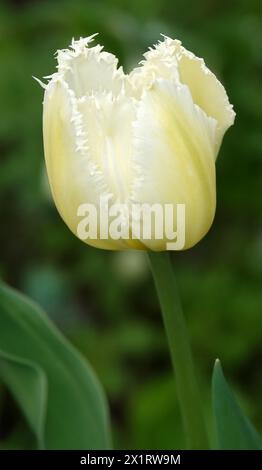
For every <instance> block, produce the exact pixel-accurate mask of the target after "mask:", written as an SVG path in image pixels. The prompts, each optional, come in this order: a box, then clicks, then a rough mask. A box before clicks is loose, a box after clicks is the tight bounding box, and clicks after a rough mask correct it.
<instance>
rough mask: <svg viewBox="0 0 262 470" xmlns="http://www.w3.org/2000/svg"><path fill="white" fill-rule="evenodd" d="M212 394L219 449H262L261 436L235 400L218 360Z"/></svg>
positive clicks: (214, 372)
mask: <svg viewBox="0 0 262 470" xmlns="http://www.w3.org/2000/svg"><path fill="white" fill-rule="evenodd" d="M212 395H213V413H214V417H215V425H216V433H217V439H218V447H219V449H221V450H222V449H223V450H262V441H261V438H260V436H259V434H258V433H257V431H256V430H255V428H254V427H253V425H252V424H251V422H250V421H249V420H248V418H247V417H246V416H245V415H244V414H243V412H242V410H241V408H240V407H239V405H238V403H237V401H236V400H235V397H234V395H233V394H232V392H231V390H230V388H229V386H228V384H227V382H226V380H225V378H224V375H223V371H222V367H221V365H220V362H219V361H218V360H217V361H216V362H215V367H214V371H213V379H212Z"/></svg>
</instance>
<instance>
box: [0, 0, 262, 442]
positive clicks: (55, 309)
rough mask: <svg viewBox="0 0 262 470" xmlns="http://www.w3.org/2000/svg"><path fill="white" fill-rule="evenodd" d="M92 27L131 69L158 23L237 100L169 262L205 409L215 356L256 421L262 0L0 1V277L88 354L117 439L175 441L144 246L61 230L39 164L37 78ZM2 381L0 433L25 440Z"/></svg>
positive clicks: (260, 415) (259, 406) (261, 294)
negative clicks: (189, 241)
mask: <svg viewBox="0 0 262 470" xmlns="http://www.w3.org/2000/svg"><path fill="white" fill-rule="evenodd" d="M94 32H99V33H100V37H99V40H100V41H101V43H103V44H104V45H105V47H106V49H107V50H109V51H111V52H113V53H115V54H117V55H118V57H119V59H120V63H121V64H123V65H124V67H125V69H126V70H129V69H130V68H131V67H132V66H133V65H134V64H135V62H137V61H138V60H141V54H142V53H143V52H144V51H145V50H146V49H147V48H148V47H149V46H150V45H151V44H152V43H155V42H157V41H158V39H159V38H160V33H164V34H166V35H170V36H172V37H177V38H179V39H181V40H182V41H183V43H184V45H185V46H186V47H187V48H188V49H190V50H192V51H193V52H195V53H196V54H197V55H199V56H201V57H205V59H206V63H207V64H208V66H209V67H210V68H211V69H212V70H214V71H215V72H216V74H217V75H218V76H219V78H220V79H221V80H222V82H223V83H224V85H225V87H226V89H227V91H228V94H229V97H230V100H231V102H232V103H234V106H235V110H236V113H237V119H236V124H235V126H234V127H233V128H232V129H230V130H229V132H228V135H227V136H226V138H225V140H224V143H223V146H222V150H221V152H220V156H219V159H218V162H217V185H218V209H217V215H216V220H215V223H214V225H213V228H212V229H211V231H210V233H209V234H208V235H207V237H206V238H205V239H204V240H203V241H202V242H201V243H200V244H199V245H197V246H196V247H195V248H193V249H192V250H190V251H189V252H185V253H180V254H176V255H175V256H174V264H175V267H176V270H177V275H178V282H179V286H180V289H181V295H182V298H183V303H184V307H185V311H186V314H187V320H188V324H189V329H190V333H191V338H192V344H193V348H194V354H195V357H196V360H197V362H198V368H199V375H200V381H201V383H202V390H203V402H204V403H207V405H206V407H207V409H206V413H207V418H208V419H209V421H210V405H211V404H210V401H211V400H210V379H211V371H212V366H213V362H214V359H215V358H216V357H217V356H218V357H220V358H221V359H222V362H223V364H224V369H225V371H226V375H227V376H228V377H230V378H231V382H232V381H233V384H234V386H235V389H237V390H238V391H240V390H241V392H240V400H241V402H242V404H243V406H244V409H245V410H246V411H247V412H248V414H249V416H251V418H252V419H253V421H254V422H255V424H256V426H257V427H258V429H259V430H260V431H262V403H261V393H262V366H261V364H262V342H261V338H262V315H261V312H262V289H261V280H262V222H261V213H262V210H261V209H262V198H261V185H262V161H261V157H262V139H261V125H262V93H261V76H262V55H261V48H262V3H261V2H258V1H255V0H250V1H249V2H247V1H246V0H238V1H236V0H231V1H230V2H228V1H226V0H199V1H198V2H193V0H154V1H153V0H152V1H149V0H132V2H131V1H127V0H94V1H91V0H89V1H88V0H85V1H80V0H74V2H73V1H69V0H68V1H67V0H60V1H59V0H57V1H56V2H54V1H51V0H46V1H44V0H42V1H40V0H39V1H36V0H35V1H33V0H32V1H25V0H24V1H21V0H20V1H18V0H17V1H15V0H13V1H7V0H6V1H2V2H1V4H0V59H1V74H0V103H1V120H0V162H1V166H0V221H1V230H0V276H1V277H2V278H3V279H4V280H5V281H6V282H8V283H9V284H11V285H13V286H15V287H16V288H18V289H20V290H22V291H23V292H25V293H27V294H28V295H30V296H31V297H32V298H34V299H36V300H37V301H38V302H39V303H40V304H41V305H42V306H43V307H44V308H45V309H46V310H47V311H48V312H49V314H50V317H51V318H52V319H53V320H54V321H55V322H56V323H57V324H58V326H59V328H60V329H61V330H62V331H63V332H64V333H65V334H66V336H67V337H68V338H69V339H70V340H71V341H72V342H73V343H74V344H75V346H76V347H78V348H79V349H80V350H81V351H82V352H83V353H84V354H86V355H87V356H88V358H89V360H90V362H91V364H92V365H93V367H94V369H95V370H96V372H97V373H98V375H99V378H100V380H101V382H102V383H103V385H104V387H105V389H106V391H107V394H108V396H109V400H110V404H111V410H112V416H113V425H114V438H115V446H116V447H117V448H120V447H122V448H157V449H161V448H172V447H175V446H177V447H181V446H183V444H184V443H183V440H182V436H181V422H180V416H179V411H178V408H177V401H176V389H175V383H174V380H173V377H172V370H171V365H170V360H169V355H168V350H167V345H166V342H165V337H164V331H163V328H162V321H161V316H160V313H159V308H158V304H157V299H156V295H155V293H154V289H153V284H152V281H151V278H150V275H149V271H148V268H147V264H146V260H145V257H144V255H143V254H138V253H135V252H134V253H132V252H130V253H110V252H103V251H99V250H96V249H92V248H89V247H87V246H85V245H84V244H82V243H81V242H80V241H78V240H77V239H76V238H75V237H74V236H72V235H71V233H70V232H69V230H68V229H67V228H66V226H65V225H64V223H63V222H62V221H61V219H60V218H59V216H58V214H57V212H56V210H55V207H54V204H53V202H52V200H51V198H50V194H49V190H48V185H47V181H46V177H45V169H44V160H43V148H42V134H41V113H42V107H41V102H42V97H43V90H42V89H41V88H40V87H39V86H38V85H37V83H36V82H34V81H33V79H32V76H37V77H40V78H41V77H43V76H45V75H49V74H50V73H52V72H53V71H54V67H55V61H54V57H53V54H54V52H55V51H56V50H57V49H59V48H64V47H66V46H67V45H68V44H69V43H70V41H71V38H72V37H75V38H78V37H79V36H87V35H90V34H92V33H94ZM27 432H28V430H26V428H25V423H24V422H23V419H22V417H21V416H20V414H19V413H18V410H17V408H16V406H15V405H14V403H13V400H12V399H11V397H10V396H9V394H8V393H7V391H6V389H4V388H3V387H1V388H0V445H1V447H2V448H8V447H17V446H18V445H19V444H18V443H20V445H21V443H23V444H22V445H23V446H24V447H27V446H28V442H29V440H28V437H27Z"/></svg>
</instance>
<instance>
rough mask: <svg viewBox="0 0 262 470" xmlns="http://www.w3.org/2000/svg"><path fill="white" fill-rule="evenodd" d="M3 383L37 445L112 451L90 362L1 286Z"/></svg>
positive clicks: (28, 305)
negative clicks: (18, 407)
mask: <svg viewBox="0 0 262 470" xmlns="http://www.w3.org/2000/svg"><path fill="white" fill-rule="evenodd" d="M0 379H2V380H3V382H4V383H5V384H6V385H7V387H9V389H10V391H11V392H12V393H13V396H14V398H15V399H16V401H17V402H18V404H19V405H20V407H21V410H22V412H23V413H24V416H25V417H26V419H27V421H28V424H29V426H30V427H31V429H32V431H33V432H34V434H35V436H36V439H37V442H38V446H39V447H41V448H46V449H108V448H110V442H111V437H110V431H109V420H108V409H107V404H106V400H105V397H104V394H103V391H102V389H101V386H100V384H99V382H98V380H97V378H96V376H95V375H94V372H93V371H92V369H91V367H90V366H89V365H88V364H87V362H86V360H85V359H84V358H83V357H82V356H81V355H80V354H79V353H78V352H77V351H76V350H75V349H74V348H73V347H72V346H71V345H70V343H69V342H68V341H67V340H66V339H65V338H64V337H63V336H62V334H61V333H60V332H59V331H58V330H57V328H56V327H55V326H54V325H53V324H52V323H51V322H50V320H49V319H48V317H47V316H46V315H45V314H44V313H43V312H42V311H41V310H40V309H39V307H37V306H36V305H35V304H34V303H32V302H31V301H30V300H28V299H26V298H25V297H24V296H22V295H21V294H19V293H17V292H16V291H14V290H13V289H10V288H8V287H7V286H4V285H3V284H0Z"/></svg>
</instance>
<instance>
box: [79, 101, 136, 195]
mask: <svg viewBox="0 0 262 470" xmlns="http://www.w3.org/2000/svg"><path fill="white" fill-rule="evenodd" d="M78 109H79V112H80V113H81V115H82V116H83V130H84V132H85V133H86V135H87V138H88V146H89V154H90V157H91V159H92V161H93V162H94V163H95V164H96V166H97V168H98V169H99V170H100V171H101V173H102V174H103V175H104V177H105V179H106V181H107V185H108V188H109V191H110V193H112V194H113V200H114V202H117V203H125V202H127V200H128V197H129V193H130V187H131V182H132V179H133V177H134V170H133V168H132V165H131V164H132V121H133V120H134V119H135V106H134V103H133V100H132V99H131V98H128V97H125V96H124V95H119V96H118V97H117V98H114V97H113V96H112V95H111V94H101V95H99V94H96V95H94V96H91V97H86V98H85V99H82V100H81V101H79V103H78Z"/></svg>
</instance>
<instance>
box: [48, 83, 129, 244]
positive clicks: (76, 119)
mask: <svg viewBox="0 0 262 470" xmlns="http://www.w3.org/2000/svg"><path fill="white" fill-rule="evenodd" d="M81 119H82V117H81V115H80V114H79V112H78V109H77V102H76V100H75V98H74V96H73V95H72V92H71V91H70V90H69V89H68V87H67V84H65V83H64V82H63V81H61V80H59V79H58V80H52V81H51V82H50V83H49V84H48V86H47V89H46V91H45V98H44V114H43V135H44V149H45V159H46V166H47V172H48V177H49V182H50V186H51V191H52V194H53V198H54V201H55V203H56V206H57V209H58V211H59V213H60V215H61V217H62V218H63V220H64V221H65V223H66V224H67V225H68V227H69V228H70V229H71V230H72V232H73V233H74V234H75V235H77V226H78V223H79V221H80V220H79V217H78V216H77V211H78V207H79V206H80V205H81V204H85V203H92V204H94V205H95V206H96V207H97V208H98V207H99V202H100V199H99V198H100V196H101V195H103V194H104V195H107V194H108V193H109V190H108V187H107V184H106V181H105V179H104V177H103V175H102V173H101V172H100V171H99V170H98V169H97V167H96V166H95V165H94V164H93V162H92V161H91V160H90V158H89V155H88V146H87V142H85V141H84V136H81ZM81 139H82V140H81ZM85 145H86V148H85ZM87 243H88V244H90V245H93V246H96V247H98V248H104V249H112V250H114V249H121V248H122V245H121V243H120V246H119V244H118V243H117V242H116V241H110V240H88V241H87Z"/></svg>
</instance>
